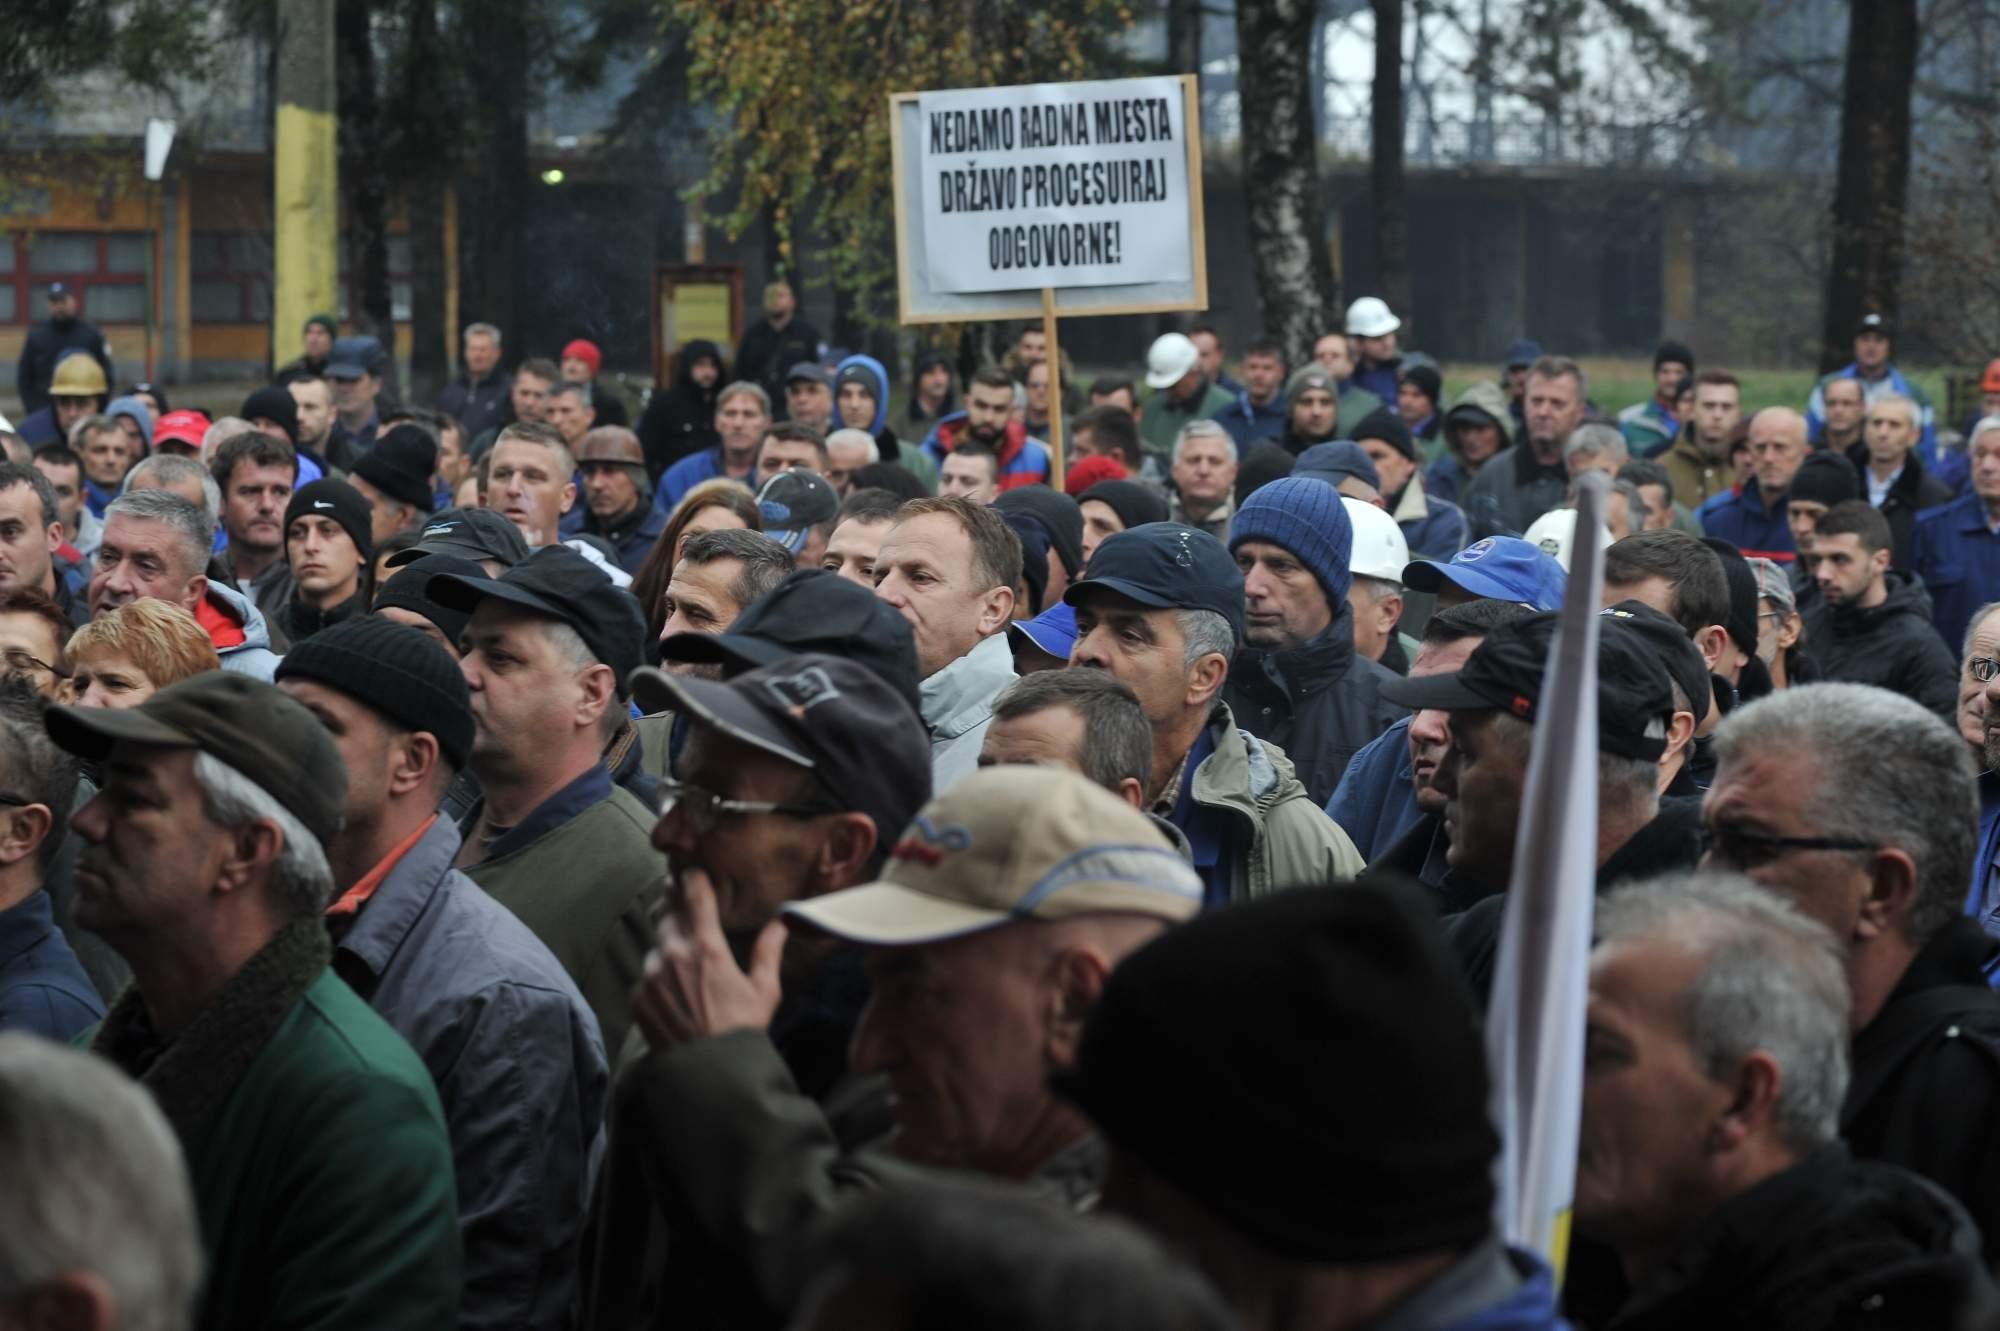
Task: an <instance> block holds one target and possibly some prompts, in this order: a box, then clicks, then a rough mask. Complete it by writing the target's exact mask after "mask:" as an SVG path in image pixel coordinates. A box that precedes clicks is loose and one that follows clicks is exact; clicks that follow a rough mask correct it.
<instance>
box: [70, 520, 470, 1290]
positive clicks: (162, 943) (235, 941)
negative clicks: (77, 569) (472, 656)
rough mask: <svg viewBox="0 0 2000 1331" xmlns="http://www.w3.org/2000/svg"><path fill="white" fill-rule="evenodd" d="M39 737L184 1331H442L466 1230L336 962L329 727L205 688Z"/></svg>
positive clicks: (263, 693) (188, 686) (441, 1147)
mask: <svg viewBox="0 0 2000 1331" xmlns="http://www.w3.org/2000/svg"><path fill="white" fill-rule="evenodd" d="M137 497H138V496H132V498H137ZM163 498H165V499H166V502H170V503H178V502H180V501H179V500H175V499H172V498H171V497H170V496H167V497H163ZM120 502H121V503H122V502H124V501H122V500H121V501H120ZM121 516H122V515H117V514H115V513H114V517H113V519H112V521H111V523H110V524H108V527H109V529H108V530H107V533H106V538H105V539H106V541H107V548H108V543H109V542H110V541H112V540H113V539H114V538H115V536H116V535H117V527H118V523H119V521H120V517H121ZM48 732H49V736H50V738H52V739H53V740H55V742H56V743H57V744H59V745H60V746H62V747H63V748H65V749H67V750H69V751H70V752H71V753H73V754H75V755H77V756H78V757H79V758H82V759H84V760H86V761H88V762H91V763H95V764H97V765H98V766H99V769H100V770H101V771H102V772H103V774H104V786H103V788H102V790H100V791H99V793H98V794H97V796H96V797H95V798H94V799H92V800H91V801H90V802H89V803H88V804H86V805H84V807H83V808H82V809H81V810H79V811H78V812H77V813H76V814H75V816H74V817H73V818H72V819H71V820H70V825H71V827H72V829H73V830H74V831H75V832H76V834H77V835H78V836H79V837H81V838H82V840H83V843H84V846H83V854H82V858H81V859H80V861H79V862H78V865H77V883H78V894H77V902H76V918H77V922H78V923H79V924H81V925H82V926H84V927H85V928H88V929H91V930H92V931H94V932H96V933H97V934H99V935H100V936H102V937H103V938H104V939H105V940H106V941H107V942H109V943H110V944H111V945H112V946H113V947H114V948H116V949H117V950H118V952H119V953H120V955H122V956H123V957H124V958H125V959H126V960H127V961H128V962H130V963H131V966H132V985H131V987H130V988H128V989H126V990H125V992H124V993H123V994H122V995H121V996H120V997H119V999H118V1001H117V1002H115V1003H113V1004H112V1006H111V1011H110V1013H109V1014H108V1015H107V1016H106V1017H105V1019H104V1020H103V1022H101V1023H100V1024H99V1025H98V1026H97V1028H96V1030H95V1032H94V1033H93V1034H92V1036H91V1039H90V1048H91V1050H92V1052H94V1053H96V1054H98V1055H100V1056H101V1057H103V1058H105V1059H107V1060H108V1061H110V1062H111V1063H113V1064H115V1065H116V1066H118V1067H119V1068H121V1069H122V1070H124V1071H125V1072H126V1073H128V1074H130V1075H132V1076H135V1077H137V1078H138V1080H139V1081H140V1083H141V1084H142V1085H144V1086H145V1087H146V1089H147V1090H149V1091H150V1092H152V1095H153V1098H154V1100H155V1101H157V1102H158V1103H159V1105H160V1107H161V1109H162V1110H163V1111H164V1112H165V1114H166V1117H167V1121H168V1122H169V1123H171V1124H172V1125H173V1128H174V1133H175V1135H176V1136H177V1137H179V1139H180V1143H181V1148H182V1150H183V1151H185V1152H186V1154H187V1163H188V1173H189V1175H190V1177H191V1178H192V1180H193V1183H194V1195H195V1204H196V1208H197V1211H198V1212H199V1216H200V1224H201V1238H202V1247H203V1248H204V1250H205V1251H206V1253H207V1257H208V1262H207V1265H208V1272H207V1274H208V1279H207V1282H206V1293H205V1295H204V1298H203V1309H202V1313H201V1317H200V1320H199V1322H198V1325H200V1326H203V1327H218V1328H219V1327H236V1326H300V1325H306V1324H314V1325H320V1326H327V1327H332V1326H346V1327H355V1328H360V1327H379V1326H418V1325H421V1326H440V1325H447V1324H450V1323H452V1322H453V1321H454V1319H455V1317H456V1315H457V1312H458V1307H459V1291H460V1287H461V1283H462V1282H461V1278H460V1249H459V1233H458V1212H457V1207H456V1205H455V1203H454V1200H453V1197H452V1187H451V1178H452V1173H451V1146H450V1143H449V1140H448V1139H447V1137H446V1133H445V1125H444V1119H443V1116H442V1114H441V1113H440V1111H439V1108H438V1100H437V1093H436V1091H435V1090H434V1089H433V1087H432V1083H431V1075H430V1073H429V1072H428V1071H427V1070H426V1069H425V1067H424V1065H423V1064H422V1063H421V1062H419V1061H418V1059H417V1056H416V1055H415V1054H413V1053H412V1052H411V1051H410V1048H409V1046H408V1045H407V1044H405V1043H404V1042H403V1040H402V1038H401V1037H400V1036H398V1035H397V1034H396V1033H395V1032H394V1031H393V1030H391V1029H390V1028H389V1026H388V1024H387V1023H385V1022H384V1021H383V1020H382V1018H380V1017H379V1016H377V1015H376V1014H375V1013H374V1012H372V1011H370V1010H369V1008H368V1005H367V1004H366V1003H364V1002H363V1001H362V1000H361V999H360V998H358V997H356V996H355V994H354V991H353V990H352V989H350V988H349V987H348V986H347V985H346V984H344V983H343V982H342V981H341V979H340V978H339V976H338V974H337V973H336V972H335V971H334V969H333V968H332V966H331V965H330V964H329V961H330V958H331V955H332V947H331V944H330V942H329V941H328V938H327V932H326V925H325V923H324V922H323V919H322V912H324V911H325V909H326V907H327V905H328V903H329V902H330V900H331V899H332V896H333V876H332V871H331V869H330V868H329V866H328V864H327V859H326V852H325V850H324V847H325V845H326V843H327V842H328V841H330V840H331V839H332V838H333V837H334V835H335V834H336V833H337V832H338V830H339V828H340V823H341V812H342V809H343V806H344V804H345V802H346V795H347V787H348V779H347V773H346V771H345V769H344V768H343V767H342V765H341V758H340V753H339V751H338V750H337V749H336V748H335V747H334V744H333V741H332V739H331V738H330V737H329V736H328V735H327V733H326V730H325V729H324V727H322V726H321V725H320V723H319V722H318V721H317V720H315V719H314V718H313V716H312V714H311V713H310V712H308V711H306V709H305V708H304V707H302V706H300V705H299V704H298V703H297V702H295V701H293V700H292V699H291V698H288V697H286V696H285V695H284V694H283V693H281V692H280V691H279V690H277V689H276V688H273V687H272V686H271V685H269V684H266V683H263V682H261V681H258V680H253V679H247V678H245V677H244V676H242V675H238V674H231V673H229V672H227V671H210V672H208V673H206V674H201V675H196V676H194V677H193V678H192V679H187V680H183V681H181V682H180V683H178V684H173V685H170V686H168V687H167V688H164V689H161V690H160V691H159V692H158V693H155V694H154V695H153V696H152V697H150V698H148V699H147V700H146V701H145V702H143V703H141V704H140V705H139V706H138V707H136V708H131V709H115V708H101V707H93V708H77V707H58V708H53V709H51V710H50V712H49V714H48Z"/></svg>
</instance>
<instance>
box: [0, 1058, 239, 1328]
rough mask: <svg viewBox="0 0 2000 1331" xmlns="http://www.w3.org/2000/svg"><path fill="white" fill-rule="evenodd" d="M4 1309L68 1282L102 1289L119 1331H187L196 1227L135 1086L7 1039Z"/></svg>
mask: <svg viewBox="0 0 2000 1331" xmlns="http://www.w3.org/2000/svg"><path fill="white" fill-rule="evenodd" d="M0 1178H4V1179H6V1180H7V1186H6V1187H4V1188H0V1304H5V1303H13V1302H15V1301H16V1300H18V1299H20V1298H21V1297H22V1296H24V1295H26V1294H28V1293H30V1292H32V1291H33V1290H35V1289H37V1288H39V1287H41V1286H43V1285H46V1284H47V1283H49V1282H50V1281H53V1280H55V1279H57V1278H58V1277H60V1276H62V1275H64V1274H65V1273H68V1272H80V1271H88V1272H91V1273H92V1274H94V1275H96V1276H97V1277H98V1278H99V1279H101V1280H103V1281H104V1283H105V1285H106V1286H107V1287H108V1288H109V1290H110V1292H111V1297H112V1300H113V1302H114V1303H115V1305H116V1306H117V1309H118V1325H119V1326H120V1327H121V1328H123V1331H185V1328H187V1327H188V1326H190V1325H192V1324H193V1320H194V1305H195V1298H196V1296H197V1294H198V1293H199V1290H200V1286H201V1266H202V1257H201V1240H200V1235H201V1226H200V1223H199V1221H198V1220H197V1218H196V1216H195V1209H194V1189H193V1187H192V1185H191V1184H190V1183H189V1180H188V1170H187V1164H186V1161H185V1160H184V1159H183V1158H182V1155H181V1147H180V1142H179V1141H178V1140H177V1139H176V1138H175V1136H174V1131H173V1129H172V1127H170V1126H169V1125H168V1123H167V1119H166V1116H165V1115H164V1114H162V1113H161V1112H160V1108H159V1106H158V1105H157V1104H155V1103H154V1102H153V1097H152V1096H150V1095H148V1094H147V1093H146V1092H145V1090H143V1089H142V1088H141V1087H140V1086H139V1085H138V1083H136V1082H134V1081H131V1080H129V1079H128V1078H126V1077H125V1076H124V1075H123V1074H122V1073H120V1072H119V1071H118V1070H117V1069H116V1068H114V1067H113V1066H112V1065H111V1064H109V1063H107V1062H105V1061H104V1060H102V1059H99V1058H94V1057H92V1056H91V1055H89V1054H85V1053H82V1052H80V1051H78V1050H74V1049H69V1048H66V1047H64V1046H63V1045H59V1044H55V1043H53V1042H50V1041H47V1040H42V1039H39V1038H37V1037H35V1036H31V1035H21V1034H6V1035H0Z"/></svg>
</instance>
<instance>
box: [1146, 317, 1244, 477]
mask: <svg viewBox="0 0 2000 1331" xmlns="http://www.w3.org/2000/svg"><path fill="white" fill-rule="evenodd" d="M1146 386H1147V387H1148V388H1151V389H1152V390H1153V395H1152V396H1151V397H1149V398H1147V399H1146V414H1145V415H1144V416H1143V417H1141V418H1140V420H1139V437H1140V438H1141V439H1143V440H1145V441H1146V448H1147V450H1148V451H1150V452H1153V453H1165V452H1167V451H1168V450H1169V449H1171V448H1172V447H1173V446H1174V440H1175V439H1177V438H1179V436H1180V432H1181V427H1182V426H1184V425H1186V424H1187V423H1188V422H1189V421H1206V420H1213V419H1214V418H1215V413H1216V412H1218V411H1222V410H1223V409H1225V408H1226V407H1228V406H1229V405H1230V403H1232V402H1233V401H1234V400H1235V399H1233V398H1231V397H1230V396H1229V394H1227V393H1225V392H1223V391H1222V390H1221V389H1220V388H1218V387H1216V386H1215V384H1214V383H1213V382H1212V381H1211V380H1210V379H1209V377H1208V376H1207V375H1205V374H1203V373H1202V372H1201V350H1200V349H1199V348H1198V347H1196V346H1195V344H1194V343H1193V341H1191V340H1190V339H1189V338H1188V336H1187V334H1185V333H1166V334H1163V335H1162V336H1160V337H1158V338H1156V339H1155V340H1154V342H1153V346H1152V349H1151V350H1150V351H1148V352H1147V353H1146Z"/></svg>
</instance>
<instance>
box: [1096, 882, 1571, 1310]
mask: <svg viewBox="0 0 2000 1331" xmlns="http://www.w3.org/2000/svg"><path fill="white" fill-rule="evenodd" d="M1220 976H1227V977H1228V979H1227V981H1226V982H1224V983H1215V982H1214V981H1215V979H1216V977H1220ZM1252 1032H1254V1033H1255V1034H1254V1035H1252V1034H1251V1033H1252ZM1176 1048H1179V1049H1183V1050H1186V1049H1189V1048H1199V1049H1201V1050H1202V1055H1201V1057H1200V1058H1199V1059H1195V1058H1189V1057H1185V1056H1183V1057H1176V1056H1175V1054H1174V1051H1175V1049H1176ZM1075 1061H1076V1066H1075V1068H1074V1069H1073V1070H1071V1071H1069V1072H1068V1073H1067V1074H1065V1075H1062V1076H1061V1077H1060V1079H1059V1080H1058V1082H1057V1087H1058V1090H1059V1091H1060V1092H1061V1093H1062V1094H1063V1095H1064V1096H1065V1097H1067V1098H1068V1099H1069V1100H1070V1101H1072V1102H1073V1103H1074V1104H1076V1105H1077V1106H1079V1107H1080V1108H1081V1109H1082V1110H1083V1111H1084V1112H1085V1113H1087V1114H1088V1115H1089V1116H1090V1119H1091V1122H1092V1123H1093V1124H1094V1125H1095V1127H1096V1128H1097V1130H1098V1131H1099V1132H1100V1133H1102V1134H1103V1136H1104V1138H1105V1140H1106V1143H1107V1145H1108V1148H1109V1157H1110V1158H1109V1161H1108V1163H1107V1167H1106V1177H1105V1182H1104V1202H1103V1206H1104V1209H1105V1210H1106V1211H1109V1212H1113V1213H1115V1214H1118V1215H1122V1216H1124V1217H1126V1218H1128V1219H1130V1220H1133V1221H1136V1222H1138V1223H1139V1224H1141V1225H1145V1226H1148V1227H1150V1228H1151V1229H1152V1230H1153V1231H1154V1232H1155V1233H1157V1234H1158V1235H1160V1236H1161V1237H1162V1238H1163V1239H1166V1240H1168V1241H1169V1242H1171V1243H1172V1244H1173V1245H1174V1247H1175V1248H1176V1249H1177V1250H1178V1251H1179V1252H1180V1253H1182V1254H1183V1255H1185V1256H1186V1257H1187V1258H1188V1259H1190V1260H1191V1261H1192V1262H1193V1263H1194V1265H1195V1266H1197V1267H1198V1268H1200V1269H1201V1270H1202V1271H1204V1272H1205V1273H1206V1274H1207V1275H1208V1276H1209V1278H1210V1279H1212V1280H1213V1281H1215V1282H1216V1284H1217V1287H1218V1288H1219V1289H1220V1290H1221V1292H1222V1294H1223V1296H1224V1297H1225V1298H1226V1299H1227V1300H1228V1301H1229V1302H1230V1304H1231V1305H1232V1306H1233V1308H1234V1310H1235V1312H1236V1314H1237V1316H1238V1319H1239V1324H1240V1325H1241V1326H1243V1327H1244V1328H1246V1329H1247V1331H1294V1329H1295V1328H1300V1327H1348V1328H1360V1327H1383V1328H1387V1327H1412V1328H1415V1327H1426V1328H1444V1327H1500V1326H1506V1327H1511V1328H1518V1329H1519V1331H1529V1329H1531V1328H1533V1329H1535V1331H1553V1329H1554V1328H1559V1327H1562V1326H1564V1325H1566V1323H1564V1322H1563V1321H1562V1319H1561V1318H1560V1317H1559V1316H1558V1315H1557V1312H1556V1292H1555V1284H1554V1281H1553V1280H1552V1279H1551V1278H1550V1275H1549V1273H1548V1271H1547V1269H1546V1268H1545V1267H1544V1266H1543V1265H1542V1264H1541V1263H1540V1262H1539V1261H1538V1260H1537V1259H1536V1258H1535V1257H1533V1256H1532V1255H1530V1254H1528V1253H1527V1252H1524V1251H1520V1250H1516V1249H1511V1248H1509V1247H1507V1246H1506V1245H1505V1244H1504V1243H1503V1242H1502V1241H1501V1239H1500V1237H1499V1236H1498V1235H1497V1234H1496V1233H1495V1232H1494V1205H1493V1202H1494V1184H1493V1179H1494V1170H1495V1164H1496V1162H1497V1160H1498V1157H1499V1154H1500V1141H1499V1138H1498V1136H1497V1135H1496V1134H1495V1133H1494V1131H1493V1128H1492V1125H1491V1122H1490V1120H1489V1118H1488V1112H1489V1111H1488V1108H1487V1096H1488V1086H1487V1076H1486V1057H1485V1052H1484V1050H1483V1049H1482V1047H1481V1038H1480V1035H1479V1029H1478V1019H1477V1016H1476V1014H1475V1013H1474V1012H1473V1011H1472V1006H1471V1004H1470V1003H1469V1002H1468V1001H1467V999H1466V994H1465V990H1464V987H1463V986H1462V985H1461V984H1460V983H1459V982H1458V980H1457V977H1456V976H1454V975H1453V974H1452V965H1451V960H1450V958H1449V957H1448V956H1447V955H1446V954H1445V951H1444V949H1443V947H1441V946H1440V945H1439V942H1438V937H1437V927H1436V925H1435V924H1433V923H1432V922H1431V921H1430V920H1428V919H1426V918H1424V911H1423V908H1422V906H1421V905H1418V904H1416V903H1415V902H1413V901H1412V900H1410V898H1409V897H1408V896H1407V895H1406V894H1405V893H1403V892H1401V891H1399V890H1397V889H1395V888H1393V887H1384V886H1377V885H1374V884H1370V883H1355V884H1338V885H1334V886H1331V887H1327V888H1316V889H1314V890H1308V891H1302V892H1288V893H1284V894H1282V895H1280V896H1277V897H1273V898H1270V899H1268V900H1264V901H1253V902H1249V903H1247V904H1245V905H1241V906H1234V907H1231V908H1230V909H1229V910H1226V911H1221V912H1217V913H1215V914H1213V915H1208V916H1204V917H1202V918H1201V919H1197V920H1194V921H1191V922H1190V923H1188V924H1185V925H1181V926H1179V927H1178V928H1176V929H1174V930H1172V931H1170V932H1169V933H1168V934H1167V935H1166V936H1165V937H1163V938H1161V939H1159V940H1158V941H1157V942H1155V943H1153V944H1151V945H1149V946H1148V947H1146V948H1145V949H1143V950H1142V951H1140V952H1139V953H1137V954H1136V955H1134V956H1132V957H1131V958H1129V959H1128V960H1127V961H1126V962H1125V963H1124V964H1122V965H1121V966H1120V967H1119V968H1118V969H1117V970H1116V971H1115V972H1114V973H1113V974H1112V976H1111V979H1110V982H1109V983H1108V984H1106V986H1105V988H1104V995H1103V997H1102V998H1101V999H1100V1000H1099V1002H1098V1003H1097V1005H1096V1007H1095V1008H1094V1009H1093V1010H1092V1011H1091V1012H1090V1013H1089V1014H1088V1016H1087V1017H1086V1018H1085V1020H1084V1026H1083V1033H1082V1038H1081V1040H1080V1042H1079V1043H1078V1046H1077V1051H1076V1054H1075ZM1362 1066H1366V1067H1367V1068H1368V1070H1369V1073H1368V1076H1367V1077H1365V1078H1360V1079H1355V1078H1352V1077H1350V1076H1349V1075H1347V1074H1348V1073H1349V1072H1350V1071H1351V1070H1352V1069H1354V1068H1357V1067H1362ZM1278 1105H1282V1106H1284V1112H1280V1113H1266V1112H1265V1110H1266V1109H1267V1108H1268V1107H1271V1106H1278ZM1238 1121H1248V1122H1253V1123H1255V1124H1256V1125H1257V1127H1256V1128H1255V1130H1253V1131H1247V1132H1222V1133H1214V1134H1209V1133H1201V1135H1202V1137H1203V1139H1204V1140H1203V1145H1202V1147H1201V1149H1199V1150H1190V1149H1186V1147H1185V1142H1186V1138H1187V1134H1188V1133H1189V1132H1198V1131H1199V1129H1198V1128H1197V1124H1198V1123H1204V1122H1206V1123H1233V1122H1238ZM1306 1162H1310V1163H1306ZM1391 1162H1393V1163H1391ZM1327 1178H1338V1179H1340V1180H1341V1184H1340V1187H1341V1194H1342V1198H1343V1201H1342V1204H1341V1205H1340V1206H1337V1207H1329V1206H1327V1205H1326V1197H1325V1191H1324V1187H1323V1185H1322V1182H1321V1181H1322V1180H1324V1179H1327ZM1253 1179H1254V1180H1256V1183H1255V1184H1254V1185H1253V1184H1251V1182H1250V1180H1253Z"/></svg>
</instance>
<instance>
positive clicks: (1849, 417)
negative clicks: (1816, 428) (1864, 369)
mask: <svg viewBox="0 0 2000 1331" xmlns="http://www.w3.org/2000/svg"><path fill="white" fill-rule="evenodd" d="M1898 396H1900V394H1899V395H1898ZM1820 397H1821V401H1822V403H1823V405H1824V406H1825V407H1826V419H1825V421H1824V423H1823V424H1822V425H1821V427H1820V432H1819V446H1820V447H1821V448H1824V449H1825V450H1827V451H1828V452H1830V453H1840V454H1845V453H1846V452H1847V450H1848V449H1850V448H1852V447H1854V446H1855V445H1856V444H1859V443H1863V442H1865V439H1866V436H1865V434H1864V429H1865V426H1866V423H1867V420H1868V397H1867V393H1866V391H1865V390H1864V389H1863V388H1862V386H1861V381H1860V380H1859V379H1844V378H1838V377H1836V378H1833V379H1829V380H1827V381H1826V382H1825V383H1823V384H1821V385H1820ZM1906 400H1907V399H1906ZM1918 428H1919V429H1921V426H1919V427H1918Z"/></svg>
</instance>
